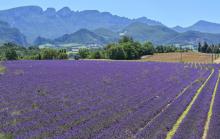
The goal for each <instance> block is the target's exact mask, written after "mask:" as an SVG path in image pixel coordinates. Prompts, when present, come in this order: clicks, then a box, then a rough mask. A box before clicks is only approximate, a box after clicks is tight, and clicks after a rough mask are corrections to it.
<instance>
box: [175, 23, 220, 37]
mask: <svg viewBox="0 0 220 139" xmlns="http://www.w3.org/2000/svg"><path fill="white" fill-rule="evenodd" d="M173 29H174V30H176V31H178V32H186V31H199V32H203V33H213V34H220V24H218V23H212V22H208V21H204V20H200V21H198V22H197V23H195V24H194V25H192V26H189V27H186V28H183V27H180V26H176V27H174V28H173Z"/></svg>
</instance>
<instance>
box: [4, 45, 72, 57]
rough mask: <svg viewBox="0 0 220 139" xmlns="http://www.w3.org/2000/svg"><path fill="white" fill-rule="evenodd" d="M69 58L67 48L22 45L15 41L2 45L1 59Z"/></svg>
mask: <svg viewBox="0 0 220 139" xmlns="http://www.w3.org/2000/svg"><path fill="white" fill-rule="evenodd" d="M49 59H68V55H67V52H66V50H65V49H53V48H43V49H40V48H38V47H28V48H26V47H21V46H18V45H16V44H13V43H5V44H3V45H2V46H0V60H49Z"/></svg>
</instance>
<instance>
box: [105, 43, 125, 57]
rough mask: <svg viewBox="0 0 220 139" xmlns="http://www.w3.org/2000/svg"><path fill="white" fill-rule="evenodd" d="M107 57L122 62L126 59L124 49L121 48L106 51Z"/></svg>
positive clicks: (116, 47) (115, 47)
mask: <svg viewBox="0 0 220 139" xmlns="http://www.w3.org/2000/svg"><path fill="white" fill-rule="evenodd" d="M108 56H109V58H110V59H114V60H124V59H126V58H127V56H126V53H125V51H124V48H123V47H121V46H114V47H111V48H110V49H109V50H108Z"/></svg>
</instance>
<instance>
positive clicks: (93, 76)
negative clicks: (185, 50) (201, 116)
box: [0, 61, 210, 139]
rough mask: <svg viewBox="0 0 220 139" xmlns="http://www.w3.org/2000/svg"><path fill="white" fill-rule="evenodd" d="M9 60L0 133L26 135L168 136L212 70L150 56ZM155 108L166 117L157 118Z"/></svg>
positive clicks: (0, 94) (0, 88)
mask: <svg viewBox="0 0 220 139" xmlns="http://www.w3.org/2000/svg"><path fill="white" fill-rule="evenodd" d="M4 65H5V66H6V67H7V72H6V73H5V74H4V75H0V133H1V134H4V135H10V136H12V137H14V138H22V139H25V138H72V137H74V138H114V137H115V138H128V137H139V138H142V137H144V136H146V135H149V136H148V137H149V138H151V137H160V136H163V135H164V134H165V133H166V132H167V131H168V130H169V129H170V128H171V127H172V124H173V123H174V122H175V121H174V119H175V118H172V116H171V115H173V116H174V117H177V116H178V114H179V113H181V111H182V110H183V109H184V107H185V105H187V103H188V102H189V100H190V99H191V97H192V96H193V93H195V90H196V89H197V88H198V87H199V86H200V85H201V84H202V82H203V81H204V79H206V78H207V76H208V75H209V74H210V70H207V69H206V68H191V67H190V66H189V65H186V64H170V63H150V62H149V63H144V62H110V61H108V62H97V61H13V62H10V61H9V62H6V63H4ZM187 86H188V88H189V89H187V91H186V92H185V93H182V91H183V90H184V88H186V87H187ZM180 94H181V95H180ZM177 96H178V97H177ZM167 106H172V107H168V108H167ZM174 109H175V110H174ZM164 110H165V112H163V111H164ZM169 114H171V115H169ZM155 116H158V118H157V119H159V120H155V121H157V122H153V123H150V124H149V122H150V121H152V119H154V118H155ZM159 121H161V122H159ZM148 124H149V126H146V125H148ZM148 128H150V129H149V130H147V129H148ZM156 129H157V130H156ZM148 132H149V133H148ZM145 133H146V134H145Z"/></svg>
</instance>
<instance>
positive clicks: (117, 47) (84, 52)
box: [79, 36, 188, 60]
mask: <svg viewBox="0 0 220 139" xmlns="http://www.w3.org/2000/svg"><path fill="white" fill-rule="evenodd" d="M179 51H188V49H181V48H178V47H175V46H173V45H168V46H164V45H160V46H154V45H153V44H152V43H151V42H145V43H143V44H141V43H140V42H137V41H134V40H133V39H132V38H131V37H127V36H123V37H122V38H121V39H120V40H119V41H118V42H117V43H112V44H109V45H107V46H106V47H104V48H103V49H101V48H100V49H88V48H82V49H80V50H79V56H80V58H82V59H113V60H135V59H140V58H141V57H142V56H145V55H153V54H154V53H168V52H179Z"/></svg>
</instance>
